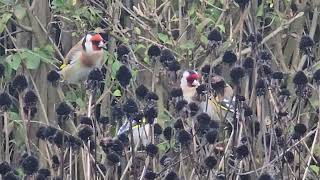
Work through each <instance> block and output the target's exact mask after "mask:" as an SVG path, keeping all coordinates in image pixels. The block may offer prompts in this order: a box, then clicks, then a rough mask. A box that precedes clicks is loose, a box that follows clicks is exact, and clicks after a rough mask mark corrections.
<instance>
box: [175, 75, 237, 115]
mask: <svg viewBox="0 0 320 180" xmlns="http://www.w3.org/2000/svg"><path fill="white" fill-rule="evenodd" d="M200 79H201V75H200V74H199V73H198V72H196V71H193V70H192V71H190V70H187V71H184V73H183V75H182V78H181V81H180V87H181V89H182V92H183V98H184V100H186V101H187V102H188V103H190V102H196V103H197V104H198V105H199V107H200V109H201V111H202V112H206V113H207V114H208V115H209V116H210V117H211V118H212V119H215V120H219V119H220V118H219V117H221V116H219V114H220V115H221V112H222V111H224V112H225V111H226V110H228V107H229V108H230V109H229V110H230V111H232V100H231V99H232V96H233V90H232V88H231V87H230V85H228V84H227V83H225V82H224V80H223V78H222V77H221V76H214V77H212V79H211V80H210V81H211V82H210V83H211V84H212V85H215V84H216V83H218V84H221V86H220V88H221V91H218V93H217V96H216V97H213V96H212V95H210V94H209V97H208V103H207V101H205V100H203V99H202V98H199V97H198V94H197V93H198V92H197V88H198V87H199V86H200V82H199V80H200ZM212 90H215V91H216V89H215V87H213V89H212ZM216 92H217V91H216ZM221 110H222V111H221Z"/></svg>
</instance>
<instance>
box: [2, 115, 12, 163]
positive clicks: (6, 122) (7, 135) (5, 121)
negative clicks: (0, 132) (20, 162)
mask: <svg viewBox="0 0 320 180" xmlns="http://www.w3.org/2000/svg"><path fill="white" fill-rule="evenodd" d="M3 116H4V129H5V138H6V153H5V154H6V155H5V156H6V157H5V159H6V161H7V162H8V163H10V153H9V129H8V123H9V122H8V112H6V111H5V112H4V115H3Z"/></svg>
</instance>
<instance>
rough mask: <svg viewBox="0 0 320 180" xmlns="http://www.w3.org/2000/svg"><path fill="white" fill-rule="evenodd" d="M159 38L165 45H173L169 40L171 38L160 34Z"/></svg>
mask: <svg viewBox="0 0 320 180" xmlns="http://www.w3.org/2000/svg"><path fill="white" fill-rule="evenodd" d="M158 38H159V39H160V41H161V42H162V43H164V44H170V45H172V41H171V40H170V39H169V36H168V35H166V34H163V33H158Z"/></svg>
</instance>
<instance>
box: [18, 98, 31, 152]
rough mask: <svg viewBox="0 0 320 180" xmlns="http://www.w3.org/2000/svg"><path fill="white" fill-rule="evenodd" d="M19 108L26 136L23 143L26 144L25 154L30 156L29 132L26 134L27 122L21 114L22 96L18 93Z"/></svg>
mask: <svg viewBox="0 0 320 180" xmlns="http://www.w3.org/2000/svg"><path fill="white" fill-rule="evenodd" d="M19 108H20V110H19V111H20V116H21V118H22V121H23V125H24V128H25V131H26V133H27V136H26V137H25V138H26V139H25V142H26V147H27V152H28V154H29V155H30V154H31V151H30V142H29V139H28V137H29V132H28V128H27V123H26V121H28V120H27V119H26V117H25V115H24V112H23V102H22V94H21V93H20V94H19Z"/></svg>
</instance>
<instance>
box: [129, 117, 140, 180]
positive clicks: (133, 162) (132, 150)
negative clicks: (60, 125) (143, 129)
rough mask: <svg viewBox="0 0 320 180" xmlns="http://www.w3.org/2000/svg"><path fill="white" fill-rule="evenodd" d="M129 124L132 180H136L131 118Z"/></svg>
mask: <svg viewBox="0 0 320 180" xmlns="http://www.w3.org/2000/svg"><path fill="white" fill-rule="evenodd" d="M129 123H130V138H131V157H132V165H133V167H132V170H133V179H134V180H137V179H138V176H137V171H136V162H135V159H136V158H135V149H134V140H133V131H132V120H131V118H130V119H129Z"/></svg>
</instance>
